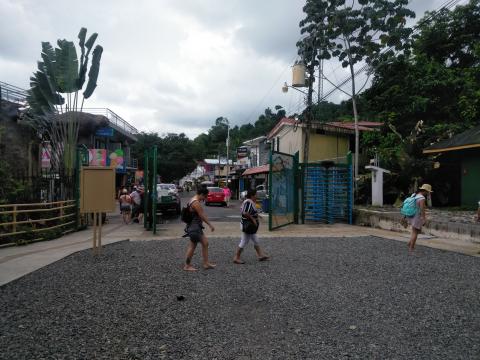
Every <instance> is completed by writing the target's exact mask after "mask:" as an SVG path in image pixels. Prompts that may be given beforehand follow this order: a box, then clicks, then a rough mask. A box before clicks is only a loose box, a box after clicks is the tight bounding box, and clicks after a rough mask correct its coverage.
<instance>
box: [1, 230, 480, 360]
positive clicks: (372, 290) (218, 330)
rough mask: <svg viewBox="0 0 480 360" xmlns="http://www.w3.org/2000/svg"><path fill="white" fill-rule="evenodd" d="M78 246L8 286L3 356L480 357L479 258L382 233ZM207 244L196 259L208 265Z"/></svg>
mask: <svg viewBox="0 0 480 360" xmlns="http://www.w3.org/2000/svg"><path fill="white" fill-rule="evenodd" d="M237 241H238V240H237V239H233V238H226V239H212V240H211V241H210V244H211V246H210V249H211V251H210V253H211V259H212V261H215V262H216V263H217V265H218V266H217V269H215V270H210V271H199V272H198V273H186V272H183V271H182V270H181V266H182V260H183V254H184V251H185V248H186V244H187V240H185V239H182V240H173V241H145V242H121V243H117V244H113V245H109V246H107V247H106V248H105V249H104V253H103V255H102V256H100V257H97V258H94V257H93V256H92V255H91V253H90V251H82V252H79V253H76V254H73V255H71V256H69V257H67V258H65V259H63V260H61V261H58V262H56V263H54V264H51V265H49V266H47V267H45V268H43V269H41V270H38V271H36V272H34V273H31V274H29V275H27V276H25V277H23V278H21V279H19V280H17V281H14V282H12V283H10V284H7V285H5V286H3V287H1V288H0V323H1V325H0V349H1V351H0V359H9V360H11V359H221V360H224V359H459V358H462V359H479V358H480V341H479V339H480V258H474V257H468V256H464V255H459V254H455V253H449V252H444V251H440V250H435V249H430V248H425V247H418V249H417V252H416V254H415V255H408V254H407V248H406V245H405V244H404V243H400V242H396V241H390V240H385V239H380V238H375V237H363V238H321V239H312V238H309V239H301V238H295V239H286V238H281V239H265V240H264V241H262V244H263V246H264V247H265V249H266V251H267V252H268V253H269V254H271V255H272V260H271V261H268V262H263V263H260V262H257V261H256V260H255V257H254V251H253V248H252V247H251V244H250V245H249V247H248V249H247V250H246V252H245V256H244V260H246V262H247V263H246V264H245V265H233V264H232V263H231V258H232V256H233V252H234V249H235V246H236V244H237ZM199 254H200V248H198V249H197V253H196V255H195V258H194V263H195V264H196V265H199V259H200V257H199Z"/></svg>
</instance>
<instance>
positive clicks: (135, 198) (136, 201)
mask: <svg viewBox="0 0 480 360" xmlns="http://www.w3.org/2000/svg"><path fill="white" fill-rule="evenodd" d="M130 197H131V198H132V205H133V208H132V220H133V222H135V223H138V222H139V220H138V216H139V213H140V203H141V201H142V199H141V197H140V191H139V190H138V187H137V186H134V187H133V191H132V193H131V194H130Z"/></svg>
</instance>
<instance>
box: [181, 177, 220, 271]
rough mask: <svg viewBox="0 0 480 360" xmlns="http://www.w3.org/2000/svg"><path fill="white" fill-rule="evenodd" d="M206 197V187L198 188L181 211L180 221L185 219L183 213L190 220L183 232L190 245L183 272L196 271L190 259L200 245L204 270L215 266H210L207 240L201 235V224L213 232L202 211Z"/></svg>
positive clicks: (202, 227)
mask: <svg viewBox="0 0 480 360" xmlns="http://www.w3.org/2000/svg"><path fill="white" fill-rule="evenodd" d="M207 196H208V189H207V188H206V187H200V188H198V190H197V194H196V195H195V196H194V197H193V198H191V199H190V201H189V202H188V204H187V206H186V210H182V220H183V218H184V217H185V215H184V214H183V212H184V211H188V212H190V215H191V216H190V218H189V219H188V221H187V227H186V229H185V232H186V233H187V234H186V236H188V237H189V238H190V244H189V245H188V248H187V253H186V255H185V265H184V267H183V270H185V271H197V269H196V268H195V267H193V266H192V264H191V263H192V257H193V254H194V253H195V249H196V247H197V244H198V243H200V244H201V245H202V257H203V268H204V269H205V270H208V269H213V268H215V266H216V265H215V264H212V263H211V262H210V261H209V260H208V239H207V237H206V236H205V234H204V233H203V229H204V226H203V223H206V224H207V225H208V226H209V227H210V230H211V231H214V230H215V228H214V227H213V225H212V224H210V222H209V221H208V218H207V215H206V214H205V212H204V211H203V208H202V205H201V202H202V201H205V199H206V198H207Z"/></svg>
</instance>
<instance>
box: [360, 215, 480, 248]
mask: <svg viewBox="0 0 480 360" xmlns="http://www.w3.org/2000/svg"><path fill="white" fill-rule="evenodd" d="M401 218H402V215H401V214H400V212H399V211H398V212H395V213H393V212H383V211H378V210H372V209H356V210H355V211H354V223H355V224H356V225H362V226H370V227H374V228H379V229H385V230H392V231H398V232H405V233H408V232H410V228H407V229H405V228H404V227H403V226H401V225H400V220H401ZM422 233H423V234H426V235H432V236H436V237H440V238H448V239H455V240H458V241H465V242H473V243H479V244H480V224H473V223H472V224H463V223H458V222H440V221H435V220H434V219H432V220H430V221H429V223H428V224H427V225H426V226H424V227H423V228H422Z"/></svg>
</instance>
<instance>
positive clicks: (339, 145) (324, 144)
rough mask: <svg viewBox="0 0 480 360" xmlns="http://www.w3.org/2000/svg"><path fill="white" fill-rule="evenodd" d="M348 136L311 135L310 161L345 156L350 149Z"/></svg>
mask: <svg viewBox="0 0 480 360" xmlns="http://www.w3.org/2000/svg"><path fill="white" fill-rule="evenodd" d="M348 147H349V141H348V137H346V136H341V135H329V134H316V133H314V132H312V134H311V135H310V151H309V153H308V159H309V161H318V160H334V161H335V159H337V158H342V157H345V156H346V155H347V154H348V150H349V148H348Z"/></svg>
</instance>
